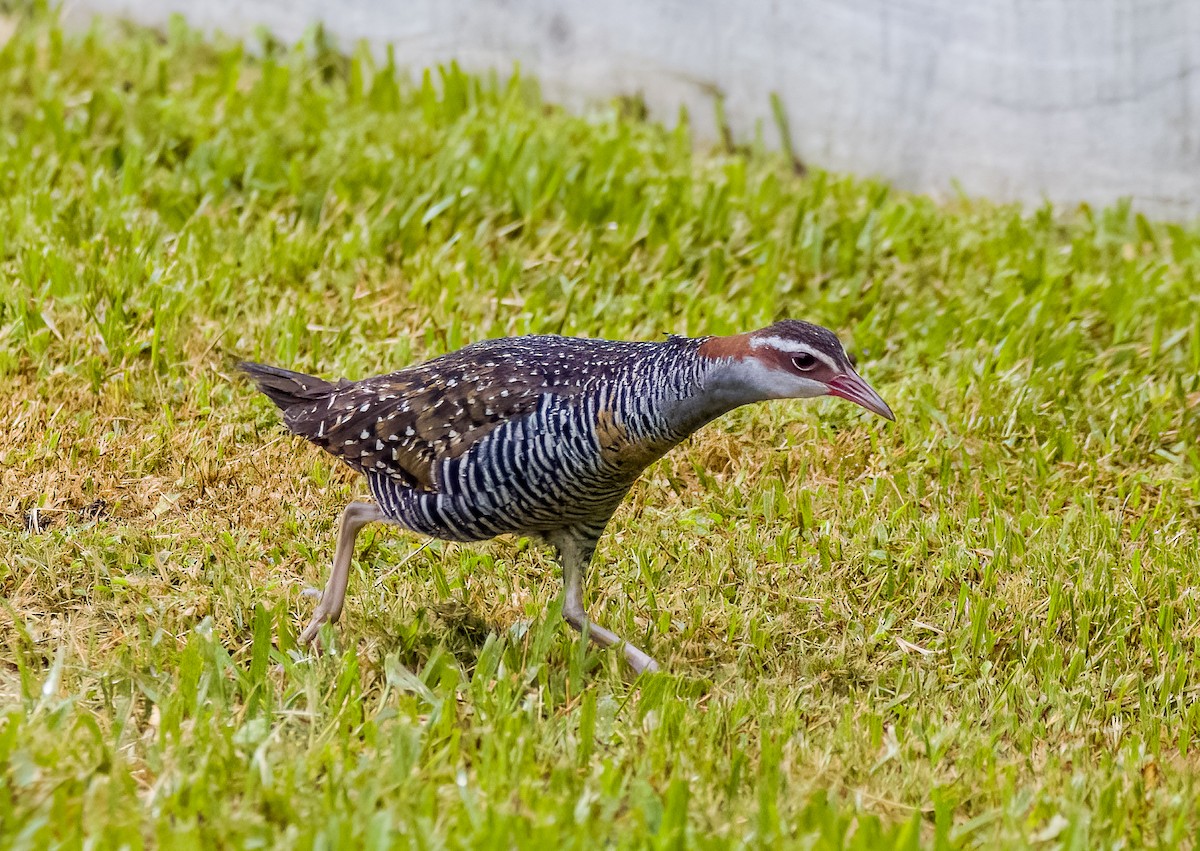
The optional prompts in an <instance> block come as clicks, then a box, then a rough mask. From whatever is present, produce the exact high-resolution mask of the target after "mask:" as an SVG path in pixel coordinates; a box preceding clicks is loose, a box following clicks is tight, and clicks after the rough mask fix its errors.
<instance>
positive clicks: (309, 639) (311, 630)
mask: <svg viewBox="0 0 1200 851" xmlns="http://www.w3.org/2000/svg"><path fill="white" fill-rule="evenodd" d="M335 620H337V616H336V615H334V614H333V612H332V611H331V610H330V607H327V606H326V605H325V603H324V602H321V603H318V604H317V608H316V609H315V610H314V611H313V615H312V620H310V621H309V622H308V626H306V627H305V628H304V632H302V633H300V643H301V644H312V643H313V641H314V640H315V639H316V637H317V635H318V634H320V632H321V625H322V624H323V623H325V622H326V621H330V622H332V621H335Z"/></svg>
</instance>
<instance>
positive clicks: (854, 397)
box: [827, 372, 896, 422]
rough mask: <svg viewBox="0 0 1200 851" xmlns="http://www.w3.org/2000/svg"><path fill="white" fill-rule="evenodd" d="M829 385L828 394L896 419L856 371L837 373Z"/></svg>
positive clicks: (886, 417) (888, 418)
mask: <svg viewBox="0 0 1200 851" xmlns="http://www.w3.org/2000/svg"><path fill="white" fill-rule="evenodd" d="M827 386H828V387H829V395H830V396H839V397H841V398H842V399H849V400H850V401H851V402H853V403H854V404H856V405H862V406H863V407H864V408H866V409H867V410H868V411H871V412H872V413H875V414H879V416H881V417H883V418H884V419H885V420H891V421H892V422H895V421H896V415H895V414H893V413H892V409H891V408H889V407H888V404H887V402H885V401H883V399H881V398H880V396H879V394H878V393H876V392H875V391H874V390H873V389H872V388H871V385H870V384H868V383H867V382H865V381H863V380H862V378H861V377H860V376H859V375H858V373H856V372H850V373H848V374H846V375H839V376H838V377H837V378H835V379H833V381H830V382H829V384H828V385H827Z"/></svg>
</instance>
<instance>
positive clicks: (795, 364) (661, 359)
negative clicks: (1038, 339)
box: [238, 319, 895, 674]
mask: <svg viewBox="0 0 1200 851" xmlns="http://www.w3.org/2000/svg"><path fill="white" fill-rule="evenodd" d="M238 367H239V369H240V370H241V371H242V372H244V373H245V374H246V375H248V376H249V378H250V379H251V380H252V381H253V382H254V384H255V385H256V386H257V388H258V389H259V390H260V391H261V392H262V393H264V394H265V395H266V396H267V397H268V398H269V399H270V400H271V401H272V402H274V403H275V405H276V406H277V407H278V408H279V409H280V410H281V411H282V412H283V423H284V425H285V426H286V427H287V428H288V430H290V431H291V432H292V433H293V434H296V435H299V436H301V437H304V438H306V439H307V440H309V441H311V442H312V443H314V444H316V445H317V446H319V447H321V448H322V449H324V450H326V451H327V452H329V453H330V454H332V455H334V456H336V457H337V458H340V459H341V460H342V461H344V462H345V463H346V464H348V465H349V466H350V467H352V468H353V469H355V470H357V471H359V472H360V473H362V474H363V475H364V476H365V477H366V480H367V485H368V487H369V489H370V492H371V496H372V497H373V499H374V501H373V502H364V501H357V500H356V501H353V502H351V503H350V504H349V505H347V506H346V508H345V510H344V511H343V512H342V514H341V518H340V521H339V524H338V532H337V542H336V544H335V546H334V557H333V567H332V571H331V573H330V575H329V579H328V582H327V583H326V585H325V589H324V591H323V592H322V594H321V597H320V600H319V602H318V604H317V606H316V609H315V611H314V612H313V615H312V619H311V620H310V622H309V623H308V625H307V627H306V628H305V629H304V631H303V632H302V633H301V634H300V640H301V642H303V643H305V644H308V643H311V642H312V641H313V640H314V639H315V638H316V637H317V635H318V633H319V630H320V628H321V626H322V624H324V623H325V622H327V621H328V622H336V621H337V620H338V618H339V616H340V615H341V612H342V608H343V605H344V602H345V597H346V586H347V582H348V580H349V573H350V564H351V560H352V558H353V554H354V542H355V538H356V536H357V535H358V532H359V530H361V529H362V528H363V527H364V526H365V525H367V524H369V523H376V522H379V523H389V524H395V525H398V526H401V527H403V528H405V529H408V530H410V531H412V532H415V533H418V534H421V535H426V536H430V537H432V538H439V539H442V540H449V541H483V540H487V539H490V538H493V537H496V536H498V535H502V534H517V535H522V536H527V537H531V538H535V539H539V540H541V541H543V542H545V543H547V544H549V545H550V546H551V547H553V548H554V550H555V551H556V553H557V558H558V561H559V563H560V564H561V567H562V576H563V590H562V595H561V600H562V609H561V611H562V616H563V618H564V619H565V620H566V621H567V622H568V623H569V624H570V625H571V626H572V627H573V628H574V629H575V630H577V631H578V632H580V633H581V634H583V635H584V636H586V639H590V640H591V641H592V642H595V643H596V644H597V645H599V646H600V647H602V648H606V647H618V646H619V647H621V648H622V650H623V654H624V657H625V659H626V660H627V661H628V663H629V665H630V666H631V667H632V669H633V671H634V673H635V674H640V673H642V672H650V671H657V670H660V665H659V663H658V662H657V661H656V660H655V659H654V658H652V657H651V656H650V655H649V654H647V653H646V652H644V651H643V650H641V649H640V648H638V647H636V646H635V645H634V644H632V643H631V642H629V641H625V640H623V639H622V638H620V637H618V636H617V635H616V634H614V633H612V632H610V631H609V630H607V629H605V628H604V627H603V626H600V625H599V624H596V623H594V622H592V621H590V620H589V618H588V615H587V612H586V610H585V608H584V599H583V585H584V577H585V573H586V572H587V569H588V567H589V565H590V563H591V561H592V556H593V553H594V552H595V550H596V546H597V544H598V542H599V541H600V538H601V535H602V534H603V532H604V529H605V527H606V526H607V525H608V522H609V520H610V519H611V518H612V516H613V513H614V512H615V511H616V509H617V507H618V506H619V505H620V503H621V502H622V500H623V499H624V498H625V496H626V494H627V493H628V492H629V490H630V488H631V487H632V486H633V484H634V482H635V481H637V479H638V478H639V476H640V475H641V474H642V472H643V471H644V470H645V469H646V468H647V467H648V466H649V465H650V464H652V463H653V462H654V461H656V460H658V459H659V458H661V457H662V456H663V455H665V454H666V453H667V452H668V451H669V450H670V449H672V448H673V447H675V446H676V445H678V444H679V443H681V442H682V441H684V440H685V439H686V438H688V437H689V436H690V435H692V434H693V433H695V432H696V431H697V430H698V429H700V428H701V427H703V426H705V425H706V424H708V423H710V422H712V421H713V420H714V419H716V418H717V417H720V416H721V415H723V414H725V413H727V412H729V411H731V410H733V409H735V408H738V407H741V406H743V405H748V404H752V403H756V402H763V401H767V400H772V399H804V398H813V397H818V396H838V397H841V398H843V399H847V400H849V401H851V402H854V403H856V404H858V405H860V406H862V407H863V408H865V409H866V410H868V411H871V412H873V413H875V414H878V415H880V416H882V417H885V418H886V419H888V420H892V421H895V416H894V415H893V413H892V410H891V408H889V407H888V405H887V403H886V402H884V401H883V399H882V398H880V396H879V394H878V393H876V392H875V390H874V389H872V387H871V386H870V385H869V384H868V383H867V382H866V381H864V380H863V379H862V378H861V377H860V376H859V374H858V373H857V372H856V371H855V361H854V359H853V358H852V357H851V356H850V355H848V354H847V352H846V349H845V347H844V346H843V345H842V343H841V342H840V341H839V339H838V337H837V336H836V335H835V334H834V333H833V332H832V331H830V330H828V329H826V328H823V327H821V326H819V325H814V324H811V323H808V322H804V321H800V320H796V319H784V320H781V321H778V322H775V323H774V324H772V325H769V326H767V327H765V328H761V329H759V330H755V331H750V332H746V333H740V334H733V335H728V336H718V335H713V336H702V337H683V336H675V335H667V336H666V338H665V339H663V340H659V341H649V342H643V341H633V342H626V341H619V340H600V339H590V338H582V337H565V336H559V335H527V336H517V337H505V338H499V339H488V340H483V341H480V342H476V343H472V344H471V345H468V346H465V347H464V348H461V349H458V350H457V351H454V352H451V353H449V354H444V355H442V356H440V357H436V358H434V359H432V360H429V361H427V362H425V363H421V364H418V365H415V366H410V367H408V368H405V369H401V370H400V371H398V372H392V373H388V374H386V375H378V376H374V377H370V378H364V379H362V380H358V381H350V380H347V379H344V378H343V379H339V380H337V381H332V382H331V381H326V380H324V379H321V378H316V377H314V376H310V375H305V374H304V373H301V372H294V371H292V370H288V369H282V368H280V367H275V366H268V365H264V364H260V363H252V362H246V361H243V362H241V363H239V364H238ZM586 639H585V640H586Z"/></svg>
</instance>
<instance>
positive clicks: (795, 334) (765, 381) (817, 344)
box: [700, 319, 896, 421]
mask: <svg viewBox="0 0 1200 851" xmlns="http://www.w3.org/2000/svg"><path fill="white" fill-rule="evenodd" d="M700 354H701V355H702V356H704V357H710V358H722V359H726V360H727V362H728V367H727V368H726V369H725V370H723V372H724V375H723V378H722V381H723V383H724V384H726V385H727V388H728V390H733V389H734V388H735V387H737V388H738V389H739V390H740V391H741V392H743V393H745V394H746V395H747V399H746V401H754V400H755V399H807V398H812V397H814V396H840V397H841V398H843V399H849V400H850V401H851V402H854V403H855V404H858V405H861V406H862V407H864V408H866V409H867V410H868V411H871V412H873V413H876V414H879V416H881V417H884V418H886V419H889V420H892V421H895V419H896V417H895V415H894V414H893V413H892V409H891V408H889V407H888V406H887V403H886V402H884V401H883V399H881V398H880V397H879V394H878V393H876V392H875V391H874V390H873V389H872V388H871V385H869V384H867V382H865V381H863V379H862V377H861V376H859V374H858V373H857V372H856V371H855V370H854V360H853V359H852V358H851V357H850V356H849V355H848V354H846V349H845V348H844V347H843V346H842V344H841V341H840V340H838V338H837V335H835V334H834V333H833V332H832V331H830V330H828V329H826V328H822V327H821V326H820V325H812V324H810V323H808V322H801V321H799V320H797V319H784V320H783V321H781V322H776V323H775V324H774V325H769V326H767V327H766V328H763V329H761V330H758V331H751V332H750V333H748V334H737V335H735V336H732V337H710V338H709V339H707V340H706V341H705V342H704V343H703V344H702V345H701V346H700Z"/></svg>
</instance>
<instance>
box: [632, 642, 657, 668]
mask: <svg viewBox="0 0 1200 851" xmlns="http://www.w3.org/2000/svg"><path fill="white" fill-rule="evenodd" d="M624 649H625V660H626V661H627V662H629V667H631V668H633V672H634V673H635V674H653V673H657V672H658V671H661V670H662V666H661V665H659V664H658V662H657V661H656V660H655V659H654V658H653V657H652V656H648V655H646V653H645V652H643V651H641V650H639V649H638V648H636V647H634V646H633V645H632V644H630V643H628V642H626V643H625V647H624Z"/></svg>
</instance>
